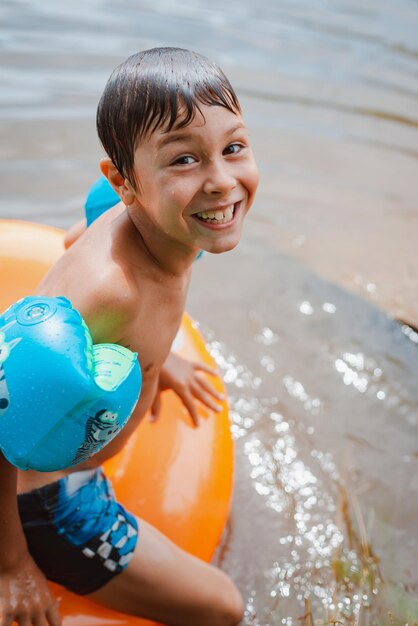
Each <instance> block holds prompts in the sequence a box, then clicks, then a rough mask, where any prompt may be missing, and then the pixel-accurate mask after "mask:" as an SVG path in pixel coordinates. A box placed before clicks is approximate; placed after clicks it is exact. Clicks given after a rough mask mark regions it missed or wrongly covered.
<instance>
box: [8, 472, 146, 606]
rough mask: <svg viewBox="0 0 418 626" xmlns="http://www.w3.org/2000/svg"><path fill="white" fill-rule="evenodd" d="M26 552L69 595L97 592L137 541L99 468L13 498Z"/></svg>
mask: <svg viewBox="0 0 418 626" xmlns="http://www.w3.org/2000/svg"><path fill="white" fill-rule="evenodd" d="M18 505H19V513H20V518H21V521H22V526H23V530H24V532H25V536H26V540H27V542H28V547H29V552H30V553H31V555H32V557H33V559H34V560H35V562H36V564H37V565H38V567H39V568H40V569H41V571H42V572H43V573H44V574H45V576H46V577H47V578H48V579H49V580H52V581H53V582H57V583H59V584H60V585H63V586H64V587H66V588H67V589H69V590H70V591H73V592H74V593H77V594H79V595H84V594H87V593H91V592H93V591H96V590H97V589H99V588H100V587H102V586H103V585H104V584H105V583H107V582H108V581H109V580H111V579H112V578H113V577H114V576H115V575H116V574H118V573H119V572H122V571H123V570H124V569H125V567H126V566H127V565H128V563H129V561H130V559H131V557H132V555H133V552H134V550H135V546H136V543H137V539H138V524H137V521H136V519H135V517H134V516H133V515H131V514H130V513H128V512H127V511H126V510H125V509H124V508H123V506H121V505H120V504H119V503H118V502H116V500H115V497H114V493H113V490H112V487H111V485H110V482H109V480H108V479H107V478H106V476H105V475H104V473H103V471H102V470H101V469H97V470H87V471H82V472H74V473H73V474H69V475H68V476H66V477H65V478H62V479H61V480H58V481H57V482H54V483H51V484H49V485H46V486H44V487H41V488H39V489H34V490H33V491H30V492H28V493H23V494H19V495H18Z"/></svg>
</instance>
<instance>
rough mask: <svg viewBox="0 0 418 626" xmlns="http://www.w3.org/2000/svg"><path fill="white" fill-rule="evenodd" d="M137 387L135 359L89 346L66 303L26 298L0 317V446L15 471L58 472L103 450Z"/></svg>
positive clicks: (124, 417) (125, 415)
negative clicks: (16, 468) (14, 467)
mask: <svg viewBox="0 0 418 626" xmlns="http://www.w3.org/2000/svg"><path fill="white" fill-rule="evenodd" d="M141 383H142V378H141V369H140V367H139V363H138V359H137V355H136V354H135V353H133V352H131V351H130V350H128V349H127V348H123V347H122V346H118V345H115V344H100V345H93V342H92V338H91V335H90V331H89V329H88V328H87V326H86V324H85V323H84V321H83V318H82V317H81V315H80V314H79V312H78V311H77V310H76V309H73V307H72V305H71V302H70V301H69V300H67V299H66V298H63V297H58V298H47V297H34V296H30V297H27V298H23V299H22V300H19V301H18V302H17V303H15V304H13V305H12V306H11V307H10V308H9V309H7V311H5V312H4V313H3V315H1V316H0V449H1V451H2V452H3V454H4V456H5V457H6V458H7V459H8V461H9V462H10V463H12V464H13V465H15V466H16V467H18V468H20V469H34V470H38V471H54V470H59V469H64V468H66V467H69V466H71V465H76V464H77V463H80V462H81V461H84V460H85V459H87V458H89V457H90V456H91V455H93V454H95V453H96V452H98V451H99V450H101V449H102V448H103V446H105V445H106V444H107V443H109V442H110V441H112V439H113V438H114V437H115V436H116V435H117V434H118V433H119V432H120V431H121V429H122V428H123V427H124V426H125V424H126V422H127V421H128V419H129V417H130V416H131V413H132V411H133V410H134V408H135V405H136V403H137V401H138V397H139V393H140V390H141Z"/></svg>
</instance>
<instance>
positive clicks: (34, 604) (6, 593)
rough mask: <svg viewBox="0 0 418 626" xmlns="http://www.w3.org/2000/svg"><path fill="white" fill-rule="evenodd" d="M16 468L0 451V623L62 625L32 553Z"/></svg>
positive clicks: (7, 624)
mask: <svg viewBox="0 0 418 626" xmlns="http://www.w3.org/2000/svg"><path fill="white" fill-rule="evenodd" d="M16 483H17V470H16V468H15V467H13V466H12V465H10V463H8V462H7V461H6V459H5V458H4V456H3V455H2V454H1V452H0V626H10V625H11V624H12V623H13V622H14V621H15V620H16V622H17V623H18V624H19V625H23V624H24V625H25V626H26V625H27V626H29V625H32V624H34V625H35V624H49V625H50V626H60V625H61V618H60V616H59V613H58V609H57V606H56V601H55V600H54V598H53V597H52V596H51V593H50V591H49V588H48V584H47V582H46V579H45V577H44V575H43V574H42V572H41V571H40V570H39V568H38V567H37V566H36V564H35V562H34V561H33V559H32V557H31V556H30V554H29V552H28V548H27V544H26V539H25V535H24V532H23V529H22V525H21V522H20V517H19V511H18V507H17V496H16Z"/></svg>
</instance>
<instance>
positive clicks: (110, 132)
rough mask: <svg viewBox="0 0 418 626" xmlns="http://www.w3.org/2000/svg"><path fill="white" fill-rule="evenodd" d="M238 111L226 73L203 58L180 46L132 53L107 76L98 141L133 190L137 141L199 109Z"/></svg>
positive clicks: (185, 122) (176, 125) (190, 116)
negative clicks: (222, 108) (204, 106)
mask: <svg viewBox="0 0 418 626" xmlns="http://www.w3.org/2000/svg"><path fill="white" fill-rule="evenodd" d="M200 104H202V105H216V106H222V107H225V108H226V109H229V110H230V111H231V112H232V113H239V112H240V111H241V109H240V105H239V102H238V98H237V96H236V94H235V92H234V90H233V88H232V86H231V84H230V82H229V80H228V79H227V77H226V76H225V74H224V73H223V72H222V70H221V69H220V68H219V67H218V66H217V65H216V64H215V63H213V62H212V61H210V60H209V59H207V58H206V57H204V56H202V55H200V54H198V53H196V52H192V51H191V50H183V49H182V48H152V49H150V50H145V51H143V52H139V53H138V54H134V55H133V56H131V57H129V58H128V59H127V60H126V61H124V62H123V63H122V64H121V65H119V66H118V67H117V68H116V69H115V70H114V71H113V73H112V74H111V76H110V78H109V80H108V82H107V84H106V87H105V90H104V92H103V95H102V97H101V99H100V102H99V105H98V108H97V132H98V135H99V139H100V141H101V143H102V145H103V147H104V149H105V151H106V153H107V155H108V156H109V158H110V159H111V160H112V162H113V164H114V165H115V167H116V168H117V170H118V172H119V173H120V174H121V175H122V176H123V177H124V178H126V179H127V180H128V181H129V182H130V183H131V185H132V186H133V187H134V188H135V189H136V187H137V181H136V180H135V175H134V155H135V149H136V147H137V145H138V143H139V142H140V141H141V139H142V138H144V137H145V136H146V135H147V134H151V133H153V132H154V131H155V130H156V129H157V128H160V129H162V130H163V132H168V131H170V130H172V129H178V128H183V127H185V126H187V125H188V124H189V123H190V122H191V121H192V120H193V118H194V116H195V114H196V111H200V108H199V105H200Z"/></svg>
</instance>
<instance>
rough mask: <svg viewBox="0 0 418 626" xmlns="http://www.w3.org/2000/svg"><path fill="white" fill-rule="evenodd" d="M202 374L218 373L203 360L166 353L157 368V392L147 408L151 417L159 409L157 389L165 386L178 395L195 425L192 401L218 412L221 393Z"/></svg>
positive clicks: (159, 393)
mask: <svg viewBox="0 0 418 626" xmlns="http://www.w3.org/2000/svg"><path fill="white" fill-rule="evenodd" d="M205 374H210V375H211V376H219V374H218V372H217V371H216V370H214V369H213V368H211V367H209V366H208V365H205V364H204V363H198V362H192V361H187V360H186V359H183V358H182V357H181V356H179V355H178V354H175V353H174V352H170V354H169V355H168V357H167V359H166V361H165V363H164V365H163V367H162V369H161V371H160V378H159V384H158V391H157V395H156V396H155V399H154V402H153V404H152V407H151V419H153V420H155V419H157V417H158V415H159V413H160V408H161V397H160V396H161V392H162V391H165V390H166V389H172V390H173V391H174V392H175V393H176V394H177V395H178V396H179V398H180V400H181V401H182V402H183V404H184V406H185V407H186V409H187V411H188V412H189V414H190V417H191V418H192V421H193V423H194V424H195V426H198V424H199V417H198V412H197V405H196V400H198V401H199V402H202V403H203V404H205V405H206V406H207V407H208V408H210V409H212V410H213V411H216V412H217V413H218V412H219V411H220V410H221V407H220V405H219V403H220V402H222V401H223V400H224V396H223V395H222V394H221V393H219V392H218V391H217V390H216V389H215V387H214V386H213V385H212V383H211V382H209V380H208V379H207V377H206V376H205Z"/></svg>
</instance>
